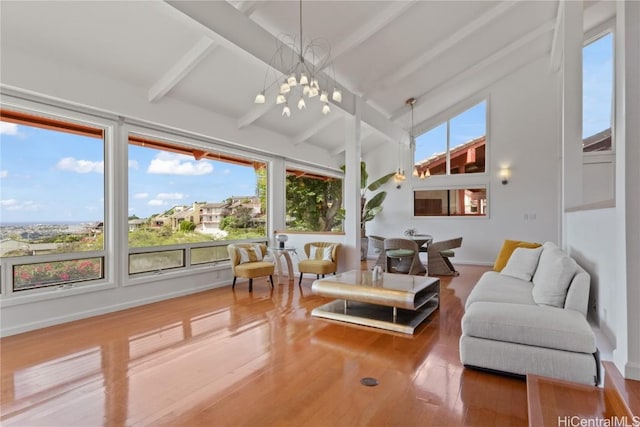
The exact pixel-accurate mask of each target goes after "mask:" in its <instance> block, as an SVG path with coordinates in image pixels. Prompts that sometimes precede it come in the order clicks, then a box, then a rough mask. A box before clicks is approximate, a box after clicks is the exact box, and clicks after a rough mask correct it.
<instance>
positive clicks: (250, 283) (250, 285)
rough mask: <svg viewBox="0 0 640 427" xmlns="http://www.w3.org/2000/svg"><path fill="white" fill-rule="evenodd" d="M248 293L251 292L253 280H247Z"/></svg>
mask: <svg viewBox="0 0 640 427" xmlns="http://www.w3.org/2000/svg"><path fill="white" fill-rule="evenodd" d="M249 292H253V279H249Z"/></svg>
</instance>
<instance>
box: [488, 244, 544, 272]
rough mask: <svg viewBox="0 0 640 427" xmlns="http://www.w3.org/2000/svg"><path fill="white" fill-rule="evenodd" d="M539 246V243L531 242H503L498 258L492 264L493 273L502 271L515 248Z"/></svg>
mask: <svg viewBox="0 0 640 427" xmlns="http://www.w3.org/2000/svg"><path fill="white" fill-rule="evenodd" d="M539 246H541V245H540V243H533V242H525V241H522V240H509V239H507V240H505V241H504V242H503V243H502V248H500V252H498V256H497V258H496V261H495V263H494V264H493V271H502V269H503V268H504V266H505V265H507V261H509V258H511V254H512V253H513V251H514V250H515V249H516V248H529V249H533V248H537V247H539Z"/></svg>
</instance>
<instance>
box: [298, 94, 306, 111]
mask: <svg viewBox="0 0 640 427" xmlns="http://www.w3.org/2000/svg"><path fill="white" fill-rule="evenodd" d="M306 108H307V104H305V102H304V98H303V97H300V100H299V101H298V110H304V109H306Z"/></svg>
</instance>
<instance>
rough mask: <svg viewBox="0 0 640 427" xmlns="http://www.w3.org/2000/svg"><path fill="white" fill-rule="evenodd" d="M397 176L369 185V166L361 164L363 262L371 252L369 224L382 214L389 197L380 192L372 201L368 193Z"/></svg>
mask: <svg viewBox="0 0 640 427" xmlns="http://www.w3.org/2000/svg"><path fill="white" fill-rule="evenodd" d="M394 175H395V172H391V173H389V174H386V175H384V176H382V177H380V178H378V179H376V180H375V181H373V182H372V183H370V184H369V174H368V173H367V164H366V163H365V162H363V161H361V162H360V238H361V248H362V252H361V257H360V259H361V260H365V259H367V252H368V250H369V239H368V238H367V222H369V221H371V220H372V219H373V218H375V217H376V215H378V214H379V213H380V212H382V203H383V202H384V199H385V198H386V197H387V192H386V191H379V192H377V193H376V194H375V195H374V196H373V197H371V198H370V199H367V197H368V195H369V194H368V193H370V192H374V191H376V190H378V189H379V188H380V187H382V186H383V185H384V184H386V183H387V182H389V180H390V179H391V178H393V176H394Z"/></svg>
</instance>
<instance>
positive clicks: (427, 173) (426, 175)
mask: <svg viewBox="0 0 640 427" xmlns="http://www.w3.org/2000/svg"><path fill="white" fill-rule="evenodd" d="M424 176H425V177H428V176H431V172H429V168H427V171H426V172H425V174H424Z"/></svg>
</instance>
